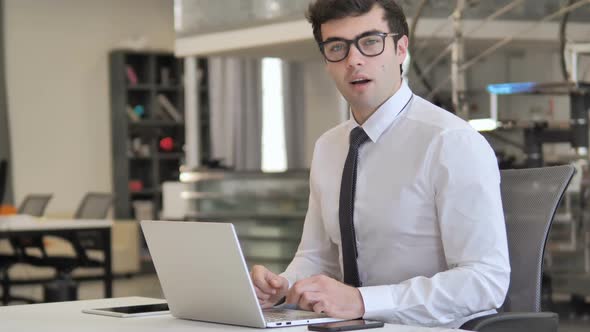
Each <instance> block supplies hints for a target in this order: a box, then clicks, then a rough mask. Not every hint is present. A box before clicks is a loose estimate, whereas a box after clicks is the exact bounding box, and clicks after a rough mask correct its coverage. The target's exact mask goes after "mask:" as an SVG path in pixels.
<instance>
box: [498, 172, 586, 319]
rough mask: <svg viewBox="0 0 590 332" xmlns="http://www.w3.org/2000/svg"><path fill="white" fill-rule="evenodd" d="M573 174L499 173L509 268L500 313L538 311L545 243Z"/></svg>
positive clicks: (539, 308)
mask: <svg viewBox="0 0 590 332" xmlns="http://www.w3.org/2000/svg"><path fill="white" fill-rule="evenodd" d="M574 172H575V168H574V166H572V165H564V166H555V167H543V168H528V169H518V170H502V171H501V179H502V183H501V190H502V204H503V206H504V215H505V218H506V233H507V236H508V251H509V254H510V266H511V268H512V273H511V277H510V287H509V289H508V294H507V296H506V300H505V301H504V304H503V305H502V308H501V310H502V311H505V312H539V311H540V310H541V277H542V273H543V254H544V251H545V244H546V242H547V237H548V235H549V230H550V228H551V224H552V222H553V216H554V215H555V211H556V210H557V206H558V204H559V202H560V200H561V197H562V196H563V193H564V192H565V189H566V188H567V186H568V184H569V182H570V180H571V178H572V176H573V174H574Z"/></svg>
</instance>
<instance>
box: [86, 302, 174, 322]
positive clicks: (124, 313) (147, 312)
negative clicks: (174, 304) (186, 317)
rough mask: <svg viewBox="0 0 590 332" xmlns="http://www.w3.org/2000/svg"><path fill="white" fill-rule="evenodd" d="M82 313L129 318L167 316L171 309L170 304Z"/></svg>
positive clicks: (89, 310)
mask: <svg viewBox="0 0 590 332" xmlns="http://www.w3.org/2000/svg"><path fill="white" fill-rule="evenodd" d="M82 312H83V313H87V314H95V315H103V316H113V317H121V318H127V317H139V316H151V315H162V314H167V313H169V312H170V309H169V308H168V303H156V304H140V305H131V306H124V307H112V308H97V309H84V310H82Z"/></svg>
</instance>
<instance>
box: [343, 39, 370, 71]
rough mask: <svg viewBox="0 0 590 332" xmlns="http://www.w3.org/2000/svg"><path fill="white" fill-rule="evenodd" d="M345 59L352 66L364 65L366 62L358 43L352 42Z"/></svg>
mask: <svg viewBox="0 0 590 332" xmlns="http://www.w3.org/2000/svg"><path fill="white" fill-rule="evenodd" d="M345 60H346V64H347V65H348V66H350V67H355V66H362V65H363V64H364V63H365V56H364V55H363V54H362V53H361V51H359V49H358V48H357V47H356V45H354V44H352V45H350V50H349V51H348V56H347V57H346V59H345Z"/></svg>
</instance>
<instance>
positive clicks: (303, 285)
mask: <svg viewBox="0 0 590 332" xmlns="http://www.w3.org/2000/svg"><path fill="white" fill-rule="evenodd" d="M286 302H287V303H292V304H297V306H298V307H299V308H301V309H304V310H313V311H315V312H317V313H319V312H323V313H325V314H327V315H328V316H331V317H336V318H347V319H355V318H360V317H362V316H363V315H364V314H365V304H364V302H363V298H362V296H361V292H360V291H359V290H358V289H357V288H354V287H351V286H348V285H345V284H343V283H341V282H340V281H337V280H334V279H332V278H330V277H327V276H324V275H317V276H313V277H311V278H307V279H303V280H300V281H298V282H296V283H295V284H294V285H293V287H291V289H290V290H289V292H288V293H287V300H286Z"/></svg>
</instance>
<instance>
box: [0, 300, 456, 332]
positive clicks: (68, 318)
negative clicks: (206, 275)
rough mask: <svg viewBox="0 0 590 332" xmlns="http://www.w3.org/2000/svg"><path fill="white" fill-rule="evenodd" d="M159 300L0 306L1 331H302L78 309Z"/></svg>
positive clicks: (403, 329) (425, 331)
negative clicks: (128, 316)
mask: <svg viewBox="0 0 590 332" xmlns="http://www.w3.org/2000/svg"><path fill="white" fill-rule="evenodd" d="M159 302H163V300H160V299H150V298H145V297H123V298H114V299H100V300H86V301H75V302H61V303H46V304H29V305H18V306H8V307H0V322H1V324H0V326H2V331H26V332H28V331H31V332H33V331H34V332H37V331H60V332H69V331H72V332H74V331H76V332H77V331H93V332H94V331H96V332H104V331H130V332H134V331H138V332H140V331H141V332H144V331H147V332H149V331H191V332H195V331H241V332H244V331H272V332H282V331H284V332H303V331H307V327H306V326H295V327H285V328H274V329H270V330H269V329H266V330H265V329H254V328H248V327H239V326H231V325H221V324H212V323H205V322H198V321H191V320H184V319H177V318H174V317H172V316H171V315H169V314H167V315H157V316H150V317H134V318H116V317H108V316H99V315H91V314H85V313H82V309H90V308H100V307H111V306H124V305H134V304H147V303H159ZM371 331H375V332H442V331H453V332H456V331H458V330H449V329H441V328H426V327H414V326H404V325H391V324H386V325H385V327H384V328H382V329H375V330H371Z"/></svg>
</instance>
